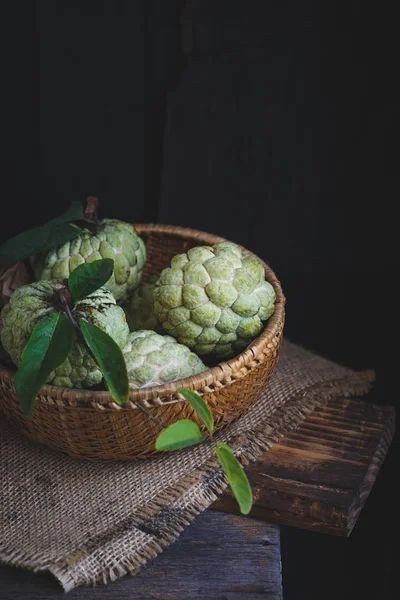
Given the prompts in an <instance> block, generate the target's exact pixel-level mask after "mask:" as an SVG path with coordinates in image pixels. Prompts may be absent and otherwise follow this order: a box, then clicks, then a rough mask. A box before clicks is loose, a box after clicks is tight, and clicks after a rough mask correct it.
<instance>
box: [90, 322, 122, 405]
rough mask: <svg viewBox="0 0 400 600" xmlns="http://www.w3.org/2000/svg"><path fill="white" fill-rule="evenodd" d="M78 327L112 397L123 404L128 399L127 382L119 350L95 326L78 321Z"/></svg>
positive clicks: (106, 335) (108, 337)
mask: <svg viewBox="0 0 400 600" xmlns="http://www.w3.org/2000/svg"><path fill="white" fill-rule="evenodd" d="M79 326H80V329H81V332H82V335H83V337H84V338H85V340H86V342H87V344H88V346H89V348H90V349H91V351H92V352H93V354H94V357H95V359H96V361H97V363H98V365H99V367H100V370H101V372H102V373H103V375H104V379H105V380H106V383H107V386H108V389H109V390H110V392H111V395H112V397H113V398H114V400H115V401H116V402H117V403H118V404H121V405H122V404H125V403H126V402H128V398H129V381H128V373H127V371H126V364H125V359H124V356H123V354H122V351H121V348H120V347H119V346H118V344H116V343H115V342H114V340H113V339H112V338H111V337H110V336H109V335H108V334H107V333H105V332H104V331H102V330H101V329H99V328H98V327H96V325H93V324H92V323H89V322H88V321H84V320H83V319H80V320H79Z"/></svg>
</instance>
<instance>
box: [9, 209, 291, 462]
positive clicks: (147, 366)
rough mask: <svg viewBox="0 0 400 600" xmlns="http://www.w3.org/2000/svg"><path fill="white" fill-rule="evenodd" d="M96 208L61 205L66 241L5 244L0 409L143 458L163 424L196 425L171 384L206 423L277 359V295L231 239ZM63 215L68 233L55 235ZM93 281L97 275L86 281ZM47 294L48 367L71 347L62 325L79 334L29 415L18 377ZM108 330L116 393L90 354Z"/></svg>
mask: <svg viewBox="0 0 400 600" xmlns="http://www.w3.org/2000/svg"><path fill="white" fill-rule="evenodd" d="M95 204H96V203H94V202H93V199H92V200H91V201H90V202H88V206H89V208H91V210H92V213H90V212H89V213H88V212H87V211H88V207H87V210H86V212H85V213H84V214H82V215H78V216H79V218H76V217H77V214H72V217H73V218H72V219H70V220H68V214H67V220H66V221H62V222H61V224H60V223H56V224H55V225H54V223H53V224H52V225H51V229H52V230H53V232H54V227H58V228H60V227H61V226H62V229H63V231H61V230H60V231H61V233H60V231H59V234H60V235H61V237H62V235H64V236H66V237H68V235H69V236H71V235H72V234H73V237H72V239H71V238H70V239H67V240H64V243H63V244H61V245H58V246H57V247H55V248H54V247H51V248H50V249H49V248H44V249H42V250H41V251H40V252H37V253H36V254H34V255H33V256H32V255H30V257H29V258H27V257H24V258H22V257H21V256H18V253H17V254H15V253H14V255H13V258H14V259H17V260H15V261H14V264H13V265H11V266H8V267H7V268H6V269H5V270H4V271H3V273H2V274H1V275H0V283H1V288H0V292H1V298H2V303H3V304H5V305H6V306H5V308H3V310H2V313H1V315H2V344H3V346H4V349H5V350H6V351H7V353H6V354H5V355H4V357H3V358H2V359H0V360H1V366H0V410H1V411H2V412H3V413H4V414H5V416H6V417H7V418H8V419H10V420H11V421H12V422H14V424H16V425H17V427H18V428H19V429H20V430H21V431H22V432H23V433H24V434H25V435H27V436H28V437H30V438H31V439H34V440H36V441H39V442H41V443H43V444H46V445H48V446H50V447H52V448H55V449H58V450H61V451H63V452H66V453H68V454H69V455H70V456H74V457H80V458H95V459H103V460H107V459H109V460H116V459H133V458H143V457H148V456H151V455H154V454H155V453H156V449H155V440H156V439H157V436H158V435H159V433H160V427H161V426H160V423H162V424H164V425H165V424H166V425H170V424H172V423H174V422H176V421H177V420H180V419H192V420H194V421H195V422H197V423H198V424H199V425H200V427H201V430H202V431H204V423H202V421H201V419H199V417H198V414H197V413H196V411H195V410H194V409H193V407H192V406H191V405H190V404H189V403H188V402H187V401H185V398H184V397H183V395H182V393H181V392H180V391H178V388H185V389H189V390H193V391H195V392H197V394H199V395H200V396H201V397H202V399H203V400H204V402H205V403H206V404H207V406H208V407H209V409H210V410H211V413H212V417H213V420H214V423H215V429H216V430H218V429H221V428H222V427H224V426H225V425H227V424H228V423H229V422H231V421H233V420H234V419H236V418H237V417H239V416H240V415H241V414H243V413H244V412H245V411H246V410H247V409H248V408H249V407H250V406H251V404H252V403H253V402H254V401H255V400H256V399H257V397H258V396H259V394H260V393H261V391H262V390H263V388H264V387H265V385H266V384H267V383H268V381H269V379H270V377H271V375H272V373H273V370H274V367H275V365H276V362H277V360H278V358H279V352H280V347H281V341H282V332H283V326H284V315H285V298H284V295H283V292H282V289H281V286H280V283H279V281H278V279H277V277H276V276H275V274H274V272H273V271H272V270H271V268H270V267H269V266H268V265H266V264H265V263H264V262H263V261H262V260H261V259H259V258H258V257H256V256H255V255H254V254H252V253H251V252H250V251H248V250H246V249H245V248H242V247H240V246H238V245H237V244H234V243H233V242H230V241H227V240H225V239H223V238H221V237H218V236H215V235H213V234H210V233H205V232H200V231H196V230H192V229H188V228H182V227H177V226H169V225H158V224H139V225H135V227H133V226H132V225H130V224H127V223H121V222H119V221H117V220H115V219H103V221H98V220H97V218H96V216H95V215H94V214H93V205H95ZM96 208H97V207H96ZM75 210H78V208H77V207H75ZM72 213H74V210H72ZM66 225H68V227H69V228H71V227H76V228H79V229H78V232H76V231H75V232H71V231H69V232H68V231H64V230H65V229H66V227H65V226H66ZM52 235H54V234H52ZM42 237H44V238H46V236H42ZM48 237H49V236H48ZM46 239H47V238H46ZM11 249H12V248H11ZM6 250H7V248H6ZM4 252H5V251H4V247H3V254H2V252H0V258H1V257H2V256H4ZM11 254H12V253H11ZM18 259H19V260H18ZM82 265H85V268H82ZM87 265H91V267H90V269H91V271H90V277H91V279H90V277H89V279H88V276H87V272H88V270H89V269H88V268H87ZM78 267H79V268H78ZM107 268H108V269H111V270H110V271H109V272H108V271H107ZM85 269H86V270H85ZM101 277H103V279H104V278H105V277H107V279H106V280H105V284H104V285H103V284H102V285H101V286H100V287H98V286H97V287H96V282H97V284H98V283H99V281H102V279H101ZM89 280H90V281H89ZM55 282H58V283H55ZM88 282H89V283H88ZM93 282H94V283H93ZM26 284H30V285H28V286H26ZM91 285H92V287H93V286H94V288H93V291H91V289H92V288H91V287H90V286H91ZM21 286H22V287H21ZM24 286H25V287H24ZM32 298H33V300H34V302H35V303H36V304H35V305H34V306H32ZM49 298H51V300H50V301H49ZM54 298H56V299H57V302H56V304H57V307H56V308H57V311H58V313H57V314H60V315H61V316H60V317H59V318H58V321H57V324H56V325H55V327H58V328H59V338H60V339H61V338H62V342H60V343H59V344H57V345H55V346H54V348H53V352H52V355H53V362H54V365H55V363H56V362H57V356H56V355H57V352H61V350H60V347H61V346H63V345H64V346H65V348H66V349H68V348H67V338H68V335H69V333H68V332H69V331H70V330H72V329H71V327H70V322H72V323H73V325H74V326H75V327H76V328H77V330H79V336H81V337H79V339H78V340H77V339H76V338H75V337H74V338H73V340H72V342H71V347H70V348H69V351H68V352H67V354H66V358H65V360H63V361H62V363H61V364H57V365H56V366H54V369H52V371H51V373H50V374H48V375H49V376H48V377H47V378H46V382H47V383H44V384H43V385H42V386H41V387H40V389H39V391H38V394H37V397H36V395H35V399H34V406H33V405H32V413H31V414H27V411H26V410H25V412H24V410H23V408H24V406H23V404H22V407H21V401H20V400H21V394H20V397H18V390H19V389H20V388H21V384H20V383H19V381H18V373H19V371H21V363H22V362H23V356H25V357H26V356H27V355H28V350H26V348H28V344H27V341H29V340H30V343H31V342H32V338H33V334H32V329H33V328H34V327H36V325H37V323H38V322H41V323H42V324H43V321H44V320H45V318H46V319H51V318H53V320H54V321H55V320H56V317H54V316H53V313H54V310H55V309H54ZM38 299H39V304H37V302H38ZM27 307H28V311H27V312H28V315H27V316H26V315H25V312H24V311H26V308H27ZM57 311H56V312H57ZM61 321H63V323H61ZM64 321H65V322H64ZM35 323H36V325H35ZM60 323H61V325H62V326H61V325H60ZM128 324H129V325H128ZM46 326H47V325H46ZM43 327H44V325H43ZM62 327H64V329H62ZM129 329H131V331H129ZM98 330H100V333H98ZM35 331H36V329H35ZM82 334H83V337H82ZM94 334H96V335H98V336H100V338H99V339H97V338H96V335H94ZM93 335H94V337H95V338H96V339H95V340H94V341H93ZM29 336H31V338H29ZM101 336H103V337H101ZM110 337H111V338H112V341H113V344H114V346H117V347H118V352H119V353H120V354H121V352H122V355H123V356H124V362H125V366H126V373H127V375H128V381H129V390H127V392H126V397H125V396H124V401H123V402H119V398H121V394H122V393H125V392H122V391H121V390H122V387H123V385H122V383H121V382H122V380H123V378H124V377H123V374H122V372H121V376H120V377H119V378H115V376H114V380H115V381H114V382H113V381H112V380H111V379H110V378H107V364H106V363H107V361H105V360H104V357H102V355H101V351H100V350H99V347H100V341H99V340H100V339H101V340H103V341H104V343H106V338H110ZM83 338H84V339H83ZM74 340H75V341H74ZM78 342H79V344H80V345H78ZM95 342H96V343H97V345H96V343H95ZM36 350H37V346H36ZM96 352H97V354H96ZM115 352H116V353H118V352H117V350H115ZM24 353H25V354H24ZM3 354H4V353H3ZM36 354H37V352H36ZM10 357H11V361H10ZM96 359H97V360H96ZM25 362H27V361H25ZM13 363H14V365H15V366H14V365H13ZM103 363H104V364H103ZM17 366H18V371H17V372H16V367H17ZM108 370H109V369H108ZM27 373H28V371H27V370H26V369H25V371H24V375H25V377H24V383H25V387H28V386H27V384H26V382H27V381H28V382H29V381H30V380H29V378H28V375H27ZM20 379H22V377H20ZM117 379H118V381H117ZM26 393H27V394H28V395H29V390H28V392H26Z"/></svg>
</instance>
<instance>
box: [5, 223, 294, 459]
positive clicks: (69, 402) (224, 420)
mask: <svg viewBox="0 0 400 600" xmlns="http://www.w3.org/2000/svg"><path fill="white" fill-rule="evenodd" d="M135 227H136V230H137V232H138V234H139V235H140V236H141V237H142V238H143V240H144V242H145V244H146V247H147V262H146V266H145V269H144V275H143V280H144V281H145V280H146V279H147V278H148V277H149V276H150V275H152V274H155V273H159V272H160V271H161V270H162V269H164V268H165V267H168V266H169V261H170V259H171V258H172V256H173V255H174V254H177V253H182V252H186V251H187V250H189V249H190V248H192V247H193V246H199V245H208V246H212V245H213V244H216V243H218V242H222V241H226V240H225V239H224V238H221V237H218V236H215V235H212V234H209V233H204V232H201V231H196V230H193V229H187V228H182V227H174V226H169V225H154V224H144V225H135ZM243 250H245V251H246V252H247V250H246V249H245V248H244V249H243ZM257 258H258V257H257ZM259 260H260V259H259ZM260 262H261V263H262V264H263V265H264V267H265V276H266V279H267V280H268V281H269V282H270V283H271V284H272V286H273V287H274V289H275V293H276V305H275V312H274V314H273V315H272V317H271V318H270V319H269V321H268V322H267V325H266V327H265V329H264V331H263V332H262V333H261V335H260V336H259V337H257V338H256V339H255V340H254V341H253V342H252V343H251V344H250V345H249V346H248V347H247V348H246V350H245V351H244V352H242V353H241V354H238V355H237V356H236V357H234V358H233V359H231V360H229V361H226V362H222V363H219V364H218V365H217V366H215V367H212V368H210V369H209V370H207V371H205V372H204V373H199V374H198V375H195V376H192V377H188V378H187V379H181V380H179V381H174V382H173V383H168V384H165V385H161V386H157V387H153V388H147V389H142V390H135V391H132V392H131V394H130V401H129V402H128V404H126V405H124V406H123V407H121V406H118V405H117V404H116V403H115V402H114V401H113V399H112V397H111V395H110V394H109V393H108V392H97V391H96V392H95V391H90V390H75V389H69V388H62V387H56V386H52V385H45V386H43V388H42V389H41V391H40V393H39V396H38V397H37V399H36V403H35V409H34V414H33V418H32V419H31V420H29V419H27V418H26V417H25V416H24V414H23V413H22V411H21V409H20V406H19V402H18V398H17V396H16V394H15V372H14V371H12V370H11V369H9V368H7V367H5V366H2V365H0V411H1V412H2V413H4V415H5V416H6V418H8V419H9V420H10V421H12V422H13V423H14V424H15V425H16V426H17V427H18V429H19V430H20V431H21V433H23V434H24V435H26V436H27V437H28V438H30V439H32V440H35V441H37V442H40V443H42V444H45V445H46V446H49V447H50V448H53V449H56V450H60V451H62V452H65V453H67V454H69V455H70V456H72V457H75V458H87V459H99V460H132V459H139V458H148V457H151V456H154V455H155V454H158V453H157V451H156V450H155V440H156V438H157V436H158V434H159V433H160V432H161V430H162V428H161V426H159V425H158V424H157V423H155V422H154V421H152V420H150V419H149V417H148V416H147V415H146V414H144V413H143V412H142V411H141V410H140V409H139V408H138V407H137V406H136V405H135V404H134V401H138V402H140V403H141V405H142V406H144V407H145V409H146V410H147V411H148V412H149V413H150V414H151V415H152V416H153V417H155V418H156V419H158V420H160V421H162V422H164V423H165V424H167V425H170V424H171V423H173V422H175V421H177V420H178V419H184V418H186V419H193V420H195V421H197V422H198V423H199V425H200V422H199V421H198V418H197V416H196V414H195V413H194V411H193V409H192V408H191V406H190V405H189V404H188V403H187V402H186V401H185V400H184V399H183V398H182V396H180V395H179V394H178V393H177V391H176V388H178V387H186V388H189V389H192V390H195V391H196V392H197V393H198V394H200V395H201V396H202V397H203V398H204V400H205V401H206V402H207V404H208V406H209V407H210V409H211V411H212V414H213V417H214V421H215V429H216V430H219V429H221V428H223V427H225V426H226V425H227V424H228V423H231V422H232V421H234V420H235V419H237V418H238V417H240V416H241V415H242V414H243V413H245V412H246V411H247V410H248V408H249V407H250V406H251V405H252V404H253V403H254V402H255V400H257V398H258V397H259V395H260V393H261V392H262V390H263V389H264V388H265V386H266V385H267V383H268V381H269V379H270V377H271V375H272V373H273V371H274V368H275V365H276V363H277V362H278V358H279V353H280V349H281V343H282V333H283V327H284V320H285V297H284V295H283V292H282V289H281V286H280V283H279V281H278V279H277V278H276V276H275V274H274V272H273V271H272V270H271V269H270V268H269V266H268V265H266V264H265V263H264V262H263V261H261V260H260Z"/></svg>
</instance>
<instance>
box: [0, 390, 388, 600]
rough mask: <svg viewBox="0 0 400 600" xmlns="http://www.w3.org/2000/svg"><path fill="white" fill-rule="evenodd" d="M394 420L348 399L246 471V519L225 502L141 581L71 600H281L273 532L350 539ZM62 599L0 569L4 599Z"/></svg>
mask: <svg viewBox="0 0 400 600" xmlns="http://www.w3.org/2000/svg"><path fill="white" fill-rule="evenodd" d="M394 417H395V415H394V410H393V409H392V408H391V407H388V406H378V405H374V404H372V403H370V402H367V401H364V400H358V399H352V400H349V399H347V398H342V399H337V400H334V401H332V402H330V403H329V405H327V406H325V407H322V408H320V409H317V410H315V411H314V412H313V413H312V414H311V415H310V416H309V417H308V418H307V419H306V420H305V422H304V423H303V424H302V426H301V427H299V428H298V429H297V430H296V431H295V432H293V433H291V434H289V435H288V436H286V437H285V438H284V439H283V440H282V441H281V442H280V443H279V444H277V445H275V446H274V447H273V448H272V449H271V450H270V451H269V452H268V453H265V454H264V455H263V457H262V458H261V459H260V460H259V461H258V462H257V463H256V464H253V465H250V466H248V467H247V469H246V471H247V473H248V476H249V479H250V481H251V484H252V488H253V492H254V497H255V504H254V508H253V510H252V513H251V517H252V518H251V519H246V518H244V517H241V516H236V515H234V514H228V513H235V512H236V511H237V508H236V503H235V502H234V501H233V498H232V496H231V495H230V494H229V493H226V494H225V495H224V496H223V497H222V498H221V500H220V501H218V502H217V503H215V504H214V505H213V509H215V510H213V511H211V510H210V511H206V512H205V513H203V514H202V515H200V516H199V517H197V519H196V520H195V522H194V523H193V524H192V525H191V526H190V527H188V528H187V530H186V531H185V532H184V533H183V534H182V536H181V537H180V538H179V540H178V541H177V542H175V543H174V544H172V545H171V546H169V547H168V548H167V549H166V550H164V552H163V553H162V554H161V555H160V556H159V557H157V558H156V559H155V560H153V561H151V562H150V563H149V564H148V565H147V566H146V568H145V569H144V570H143V571H142V572H141V573H140V574H139V575H138V576H137V577H125V578H123V579H121V580H119V581H117V582H115V583H113V584H110V585H108V586H104V587H98V588H85V589H82V588H79V589H77V590H73V591H72V592H70V593H69V594H68V596H67V598H68V600H100V599H102V598H104V599H105V598H107V599H108V600H112V599H113V600H114V599H115V600H125V599H126V600H128V598H138V599H143V600H144V599H146V600H153V599H154V600H161V599H162V600H172V599H173V600H197V599H200V598H203V599H204V598H207V600H261V599H264V598H265V599H267V600H281V599H282V597H283V596H282V578H281V554H280V538H279V524H283V525H285V526H288V525H289V526H293V527H297V528H300V529H303V530H309V531H311V532H313V531H317V532H323V533H328V534H334V535H335V536H336V537H347V536H349V534H350V533H351V531H352V529H353V528H354V525H355V523H356V521H357V520H358V517H359V515H360V511H361V510H362V508H363V506H364V504H365V502H366V499H367V497H368V495H369V493H370V491H371V489H372V487H373V484H374V482H375V480H376V477H377V475H378V472H379V471H380V468H381V465H382V463H383V461H384V458H385V456H386V453H387V451H388V448H389V445H390V442H391V440H392V437H393V434H394ZM221 511H222V512H221ZM271 523H273V524H271ZM283 568H285V565H283ZM61 597H63V592H62V591H61V589H60V588H59V587H58V584H57V583H56V582H55V580H53V579H52V577H51V576H50V575H48V574H33V573H29V572H27V571H23V570H20V569H16V568H11V567H5V566H3V567H0V600H28V599H29V600H42V599H43V600H44V599H47V600H56V599H60V598H61ZM291 597H292V598H296V600H300V598H310V597H311V596H310V595H309V594H308V593H307V592H306V593H305V595H303V594H301V596H300V595H299V592H298V591H296V595H295V596H291ZM325 597H326V598H328V597H331V596H329V595H326V594H325ZM343 597H344V596H343ZM285 600H286V599H285Z"/></svg>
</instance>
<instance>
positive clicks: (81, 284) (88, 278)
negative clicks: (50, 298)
mask: <svg viewBox="0 0 400 600" xmlns="http://www.w3.org/2000/svg"><path fill="white" fill-rule="evenodd" d="M113 270H114V261H113V260H112V258H101V259H100V260H94V261H93V262H91V263H82V264H81V265H79V266H78V267H76V269H74V270H73V271H72V273H71V275H70V276H69V278H68V287H69V291H70V292H71V294H72V298H73V299H74V301H75V302H77V301H78V300H82V299H83V298H86V296H89V294H92V293H93V292H95V291H96V290H97V289H98V288H99V287H101V286H102V285H104V284H105V283H107V281H108V280H109V279H110V277H111V275H112V273H113Z"/></svg>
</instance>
